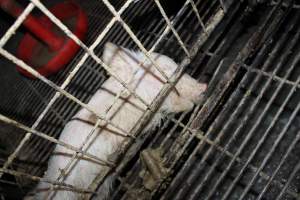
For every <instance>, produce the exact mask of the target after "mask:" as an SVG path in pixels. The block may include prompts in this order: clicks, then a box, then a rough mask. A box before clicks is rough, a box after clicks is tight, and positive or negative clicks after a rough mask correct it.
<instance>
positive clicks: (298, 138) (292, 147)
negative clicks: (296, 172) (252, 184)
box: [257, 104, 300, 200]
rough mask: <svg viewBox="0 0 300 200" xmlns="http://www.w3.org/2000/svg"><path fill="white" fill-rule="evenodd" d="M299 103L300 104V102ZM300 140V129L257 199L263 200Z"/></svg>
mask: <svg viewBox="0 0 300 200" xmlns="http://www.w3.org/2000/svg"><path fill="white" fill-rule="evenodd" d="M298 105H299V104H298ZM299 140H300V131H299V132H298V133H297V135H296V138H295V139H294V140H293V142H292V143H291V145H290V146H289V148H288V149H287V151H286V153H285V154H284V156H283V157H282V159H281V160H280V163H279V164H278V165H277V168H276V169H275V171H274V172H273V174H272V176H271V177H270V179H269V180H268V182H267V184H266V185H265V186H264V188H263V190H262V192H261V193H260V194H259V196H258V198H257V200H261V199H262V198H263V196H264V194H265V193H266V191H267V189H268V188H269V187H270V185H271V183H272V181H273V180H274V178H275V176H276V175H277V173H278V172H279V169H280V168H281V166H282V165H283V164H284V163H285V161H286V159H287V157H288V156H289V155H290V153H291V152H292V150H293V149H294V148H295V146H296V144H297V143H298V142H299Z"/></svg>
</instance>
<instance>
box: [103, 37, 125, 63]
mask: <svg viewBox="0 0 300 200" xmlns="http://www.w3.org/2000/svg"><path fill="white" fill-rule="evenodd" d="M120 50H121V49H120V48H119V47H118V46H117V45H115V44H113V43H111V42H107V43H106V44H105V45H104V51H103V55H102V60H103V62H104V63H105V64H107V65H111V63H112V61H113V60H114V59H115V58H116V57H117V56H118V51H120Z"/></svg>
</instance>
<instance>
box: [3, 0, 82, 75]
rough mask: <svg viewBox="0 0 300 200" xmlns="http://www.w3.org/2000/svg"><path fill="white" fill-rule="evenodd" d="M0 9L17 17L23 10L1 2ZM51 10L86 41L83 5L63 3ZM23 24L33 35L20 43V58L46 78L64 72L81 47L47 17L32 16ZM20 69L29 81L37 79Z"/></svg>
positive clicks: (11, 1)
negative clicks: (80, 6)
mask: <svg viewBox="0 0 300 200" xmlns="http://www.w3.org/2000/svg"><path fill="white" fill-rule="evenodd" d="M0 7H1V8H2V9H3V10H5V11H6V12H8V13H9V14H11V15H12V16H14V17H18V16H19V15H20V14H21V13H22V11H23V9H22V8H21V7H20V6H18V5H17V4H16V2H14V1H13V0H0ZM49 10H50V12H51V13H52V14H54V15H55V16H56V17H57V18H58V19H60V20H61V21H62V22H63V23H64V24H65V25H66V26H67V27H68V28H69V29H70V30H71V31H72V32H73V34H74V35H76V36H77V37H78V38H79V39H80V40H83V39H84V36H85V34H86V31H87V24H88V22H87V17H86V15H85V13H84V12H83V11H82V10H81V9H80V8H79V6H77V5H76V4H75V3H73V2H63V3H59V4H57V5H55V6H53V7H52V8H50V9H49ZM23 25H24V26H25V27H26V28H27V29H28V30H29V31H30V32H31V33H32V34H33V35H32V34H30V33H26V34H25V36H24V37H23V39H22V40H21V42H20V44H19V47H18V50H17V56H18V57H19V58H20V59H22V60H23V61H24V62H25V63H27V64H28V65H30V66H31V67H33V68H34V69H35V70H37V71H38V72H39V73H40V74H42V75H43V76H49V75H51V74H54V73H56V72H58V71H59V70H60V69H62V68H63V67H64V66H65V65H66V64H67V63H68V62H69V61H70V60H71V59H72V58H73V57H74V56H75V54H76V52H77V51H78V50H79V48H80V47H79V46H78V45H77V44H76V43H75V42H74V41H73V40H72V39H71V38H69V37H68V36H66V34H65V33H63V31H62V30H60V29H59V28H58V27H57V26H56V25H55V24H53V23H52V22H51V20H50V19H49V18H48V17H47V16H41V17H34V16H32V15H28V16H27V18H26V19H25V20H24V22H23ZM17 70H18V71H19V72H21V73H22V74H23V75H25V76H27V77H29V78H35V77H33V76H32V75H31V74H30V73H28V72H27V71H26V70H24V69H22V68H21V67H17Z"/></svg>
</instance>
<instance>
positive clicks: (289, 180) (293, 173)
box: [276, 162, 300, 200]
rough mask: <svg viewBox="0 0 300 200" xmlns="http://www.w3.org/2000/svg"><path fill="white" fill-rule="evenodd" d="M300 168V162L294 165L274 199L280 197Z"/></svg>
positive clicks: (277, 199) (278, 199)
mask: <svg viewBox="0 0 300 200" xmlns="http://www.w3.org/2000/svg"><path fill="white" fill-rule="evenodd" d="M299 170H300V162H298V164H297V165H296V167H295V168H294V170H293V172H292V173H291V175H290V177H289V178H288V180H287V182H286V183H285V186H284V188H283V189H282V190H281V192H280V194H279V195H278V196H277V198H276V200H280V199H282V197H283V195H284V193H285V192H286V190H287V189H288V186H289V185H290V184H291V182H292V180H293V179H294V178H295V175H296V173H297V172H298V171H299Z"/></svg>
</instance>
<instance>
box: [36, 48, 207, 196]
mask: <svg viewBox="0 0 300 200" xmlns="http://www.w3.org/2000/svg"><path fill="white" fill-rule="evenodd" d="M151 56H152V58H153V59H154V60H155V61H156V62H157V63H158V65H159V66H160V67H161V68H162V69H163V71H164V72H165V73H166V74H167V76H168V77H170V76H171V74H172V73H173V72H174V71H175V69H176V68H177V67H178V66H177V64H176V63H175V62H174V61H173V60H172V59H170V58H169V57H167V56H164V55H161V54H158V53H152V54H151ZM103 60H104V62H105V63H106V64H107V65H109V66H111V67H112V69H114V70H115V71H116V72H117V74H118V76H119V77H120V78H121V79H122V80H124V81H125V82H126V83H128V84H129V85H130V86H131V87H132V88H133V89H134V90H135V92H136V93H137V94H138V95H139V96H140V97H142V98H143V99H144V100H145V101H146V102H147V103H148V104H150V103H151V102H152V101H153V100H154V98H155V97H156V95H157V94H158V93H159V91H160V90H161V89H162V87H163V83H162V82H161V80H164V79H163V77H162V76H161V75H160V73H159V72H158V71H157V70H156V69H155V68H154V66H153V65H151V63H150V62H149V61H147V62H146V63H145V65H144V66H145V67H146V68H148V69H150V71H151V72H152V73H154V74H155V76H156V77H154V76H153V75H152V74H150V73H147V72H146V71H145V70H144V69H143V68H142V67H140V66H139V65H138V62H141V61H144V60H145V56H144V54H143V53H141V52H133V51H130V50H128V49H125V48H122V47H118V46H116V45H114V44H111V43H107V44H106V45H105V49H104V53H103ZM137 61H138V62H137ZM157 77H159V78H157ZM159 79H161V80H159ZM123 89H124V88H123V86H122V85H121V84H120V83H119V82H118V81H117V80H116V79H114V78H113V77H110V78H109V79H108V80H106V81H105V82H104V84H103V85H102V87H101V88H100V89H99V90H98V91H97V92H96V93H95V95H94V96H93V97H92V98H91V100H90V101H89V103H88V105H89V106H90V107H92V108H93V109H94V110H95V111H96V112H97V113H101V114H104V113H105V111H106V110H107V108H108V107H110V106H111V104H112V102H113V101H114V98H115V94H117V93H119V92H120V91H121V90H123ZM176 89H177V91H178V92H179V94H180V96H178V95H177V94H176V92H175V91H174V90H173V91H172V92H171V93H170V94H169V95H168V97H167V98H166V99H165V101H164V103H163V104H162V106H161V108H160V109H159V111H158V113H157V114H156V115H155V116H154V118H153V119H152V121H151V122H150V123H149V125H148V126H147V127H146V129H145V130H144V131H147V130H149V129H152V128H153V127H155V126H157V125H159V123H160V121H161V119H162V118H163V116H164V114H163V113H177V112H182V111H188V110H190V109H192V107H193V105H194V103H197V102H198V100H199V98H200V95H201V93H203V92H204V91H205V89H206V84H201V83H198V82H197V81H196V80H195V79H193V78H191V77H190V76H189V75H187V74H184V75H183V76H182V77H181V79H180V80H179V82H178V83H177V85H176ZM108 91H109V92H108ZM121 97H122V99H119V100H117V101H116V103H115V105H114V106H113V107H112V108H111V110H110V111H109V112H108V115H107V116H108V117H110V118H111V121H112V122H113V123H114V124H117V125H118V126H119V127H121V128H122V129H124V130H126V131H127V132H130V130H131V129H132V128H133V127H134V125H135V124H136V122H137V121H138V120H139V119H140V118H141V116H142V114H143V112H144V111H145V109H146V107H145V105H144V104H143V103H141V102H140V101H139V100H138V99H136V98H135V97H134V96H133V95H130V94H129V92H128V91H126V90H125V92H123V93H122V95H121ZM123 99H126V100H127V101H124V100H123ZM74 117H80V118H81V119H86V120H90V121H91V120H92V121H93V122H95V117H93V115H92V114H91V113H90V112H89V111H87V110H86V109H81V110H80V111H79V112H78V113H77V114H76V115H75V116H74ZM92 128H93V127H92V126H91V125H89V124H86V123H84V122H82V121H77V120H73V121H70V122H69V123H68V124H67V125H66V126H65V128H64V130H63V132H62V133H61V135H60V138H59V140H61V141H64V142H66V143H69V144H71V145H73V146H75V147H80V146H81V145H82V143H83V141H84V140H85V138H86V137H87V136H88V134H89V133H90V131H91V129H92ZM108 128H111V129H113V130H115V129H114V128H113V127H111V126H108ZM96 134H98V136H97V138H96V139H95V140H94V141H89V142H92V144H91V145H90V147H89V149H88V153H90V154H93V155H95V156H97V157H99V158H101V159H103V160H107V158H108V156H109V155H110V154H112V153H114V152H115V151H116V150H117V148H118V147H119V146H120V143H121V142H122V141H123V140H124V138H123V137H121V136H118V135H115V134H112V133H110V131H108V130H101V129H100V128H98V129H97V130H96ZM54 152H64V153H73V152H72V151H70V150H68V149H66V148H64V147H62V146H59V145H57V146H56V148H55V151H54ZM70 159H71V158H70V157H69V156H66V155H61V154H60V155H58V154H53V155H52V156H51V158H50V161H49V164H48V170H47V172H46V173H45V175H44V177H45V178H48V179H51V180H56V179H57V177H58V175H59V173H60V170H59V169H64V168H65V166H66V165H67V164H68V162H69V161H70ZM103 168H104V167H103V166H101V165H99V164H96V163H93V162H91V161H88V160H82V159H81V160H80V161H79V162H78V163H77V165H76V166H75V167H74V168H73V169H72V171H71V173H70V174H69V175H68V176H67V178H66V179H65V183H68V184H72V185H74V186H76V187H79V188H87V187H88V186H89V184H90V183H91V182H92V181H93V179H94V178H95V176H96V175H97V174H99V172H101V170H103ZM109 182H111V180H108V181H107V182H106V183H105V184H104V187H105V188H104V189H102V190H101V191H106V192H104V193H106V194H99V196H100V197H101V196H102V197H105V196H106V195H107V193H108V191H109V190H110V183H109ZM47 187H49V184H47V183H42V182H40V183H39V184H38V186H37V188H36V189H40V188H47ZM46 193H47V192H39V193H37V194H36V195H35V196H34V199H44V195H45V194H46ZM79 195H80V194H79V193H75V192H70V191H58V192H56V194H55V195H53V199H59V200H61V199H64V200H65V199H78V197H79Z"/></svg>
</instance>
